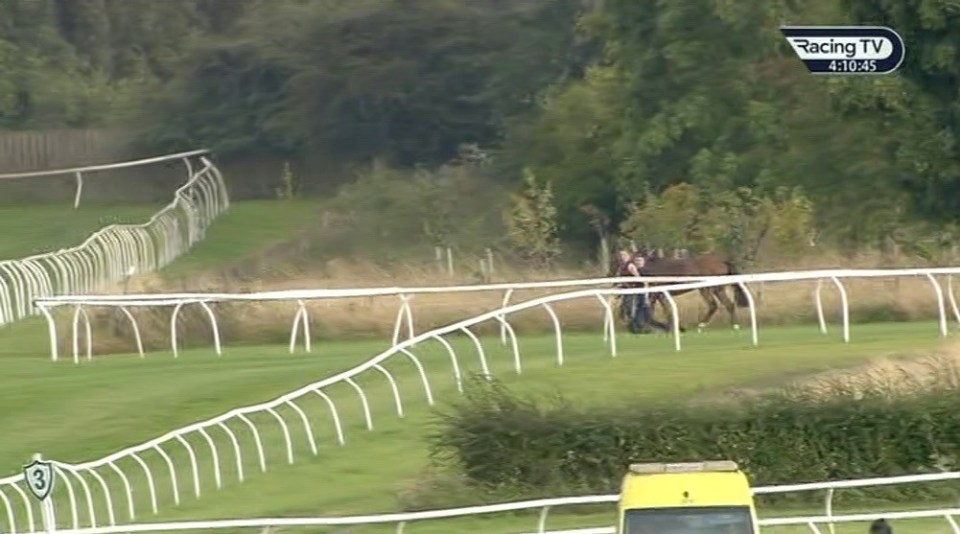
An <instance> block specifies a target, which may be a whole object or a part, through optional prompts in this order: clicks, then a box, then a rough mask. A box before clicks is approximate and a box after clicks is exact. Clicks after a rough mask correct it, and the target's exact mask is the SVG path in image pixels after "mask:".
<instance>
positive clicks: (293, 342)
mask: <svg viewBox="0 0 960 534" xmlns="http://www.w3.org/2000/svg"><path fill="white" fill-rule="evenodd" d="M956 274H960V267H945V268H937V269H831V270H813V271H795V272H791V271H787V272H768V273H753V274H740V275H731V276H717V277H710V278H707V277H701V278H691V277H685V278H681V277H652V276H651V277H645V278H644V280H645V281H647V282H650V283H670V284H676V285H670V286H665V285H662V286H655V287H649V288H647V289H646V290H635V291H632V293H637V292H645V293H664V291H667V290H668V289H700V288H706V287H715V286H719V285H739V286H740V287H741V288H743V289H744V292H745V294H746V296H747V303H748V306H747V312H748V314H749V320H750V331H751V340H752V342H753V344H754V345H757V344H758V343H759V333H758V330H757V329H758V326H757V306H756V303H755V300H754V298H753V295H752V293H751V292H750V289H749V284H752V283H775V282H798V281H809V282H815V284H816V285H815V288H814V289H813V291H812V292H811V295H812V297H813V301H814V304H815V306H816V311H817V317H818V319H819V325H820V332H821V333H823V334H826V333H827V323H826V318H825V314H824V306H823V297H822V293H823V286H824V285H825V284H830V285H833V287H834V288H835V289H836V290H837V292H838V293H839V296H840V315H841V321H842V334H843V340H844V341H845V342H849V341H850V303H849V298H848V294H847V290H846V288H845V286H844V284H843V280H846V279H853V278H899V277H921V278H923V279H926V280H927V281H928V282H929V283H930V287H931V290H932V291H933V296H934V298H935V299H936V305H937V311H938V318H939V326H940V333H941V335H943V336H946V335H947V333H948V326H947V325H948V320H947V316H948V310H947V305H948V304H949V306H950V311H952V313H953V316H954V318H955V319H956V321H957V322H958V323H960V307H958V305H957V300H956V298H955V296H954V292H953V276H954V275H956ZM937 277H945V278H946V282H947V283H946V288H944V286H943V284H941V281H940V280H938V278H937ZM617 282H636V279H635V278H596V279H583V280H557V281H549V282H519V283H505V284H485V285H468V286H446V287H444V286H439V287H410V288H401V287H382V288H362V289H293V290H284V291H264V292H257V293H168V294H141V295H64V296H56V297H46V298H41V299H37V300H36V301H35V302H36V305H37V306H38V307H39V309H40V311H41V312H42V313H43V314H44V315H45V317H46V318H47V325H48V330H49V337H50V357H51V359H52V360H53V361H57V360H58V359H59V347H58V342H57V341H58V332H57V323H56V320H55V318H54V316H53V314H52V313H51V311H52V310H53V309H55V308H58V307H65V306H70V307H72V308H73V322H72V329H71V332H72V340H73V361H74V362H75V363H79V362H80V358H81V356H80V320H81V319H82V320H83V322H84V324H83V328H84V333H85V336H84V337H85V340H86V358H87V359H88V360H89V359H92V358H93V340H92V332H93V329H92V325H91V324H90V319H89V316H88V314H87V313H86V308H88V307H112V308H119V309H120V310H121V311H122V312H123V313H124V315H125V316H126V317H127V319H128V320H129V321H130V324H131V327H132V331H133V335H134V340H133V341H134V342H135V344H136V347H137V350H138V352H139V354H140V356H141V357H144V356H145V354H144V350H143V339H142V337H141V336H140V328H139V325H138V324H137V320H136V318H135V317H134V315H133V314H132V313H131V312H130V308H134V307H173V313H172V315H171V318H170V346H171V348H172V350H173V354H174V357H178V356H179V352H178V346H179V340H178V335H177V328H178V327H177V325H178V318H179V315H180V312H181V311H182V309H183V308H184V306H188V305H198V306H200V307H201V308H202V309H203V311H204V312H205V314H206V316H207V319H208V320H209V323H210V328H211V330H212V336H213V342H214V350H215V351H216V354H217V355H221V354H222V353H223V349H222V341H221V337H220V328H219V325H218V322H217V316H216V313H215V308H214V307H213V306H211V304H215V303H222V302H251V301H252V302H267V301H287V302H291V303H295V304H296V311H295V313H294V315H293V326H292V328H291V331H290V348H289V350H290V352H291V353H293V352H294V351H295V350H296V347H297V341H298V339H300V337H301V334H302V339H303V344H304V348H305V350H306V351H307V352H311V350H312V343H311V338H310V316H309V313H308V311H307V304H306V303H307V302H309V301H313V300H322V299H343V298H356V297H367V298H369V297H386V296H395V297H399V299H400V307H399V309H398V311H397V316H396V317H397V318H396V321H395V323H394V328H393V344H395V345H396V344H397V343H398V342H399V341H400V339H401V337H402V332H403V330H404V323H405V324H406V334H407V335H406V338H407V339H412V338H413V337H414V324H413V323H414V320H413V309H412V306H411V301H412V299H413V297H414V296H416V295H418V294H430V293H466V292H477V291H503V292H504V293H503V299H502V306H504V307H506V306H507V305H508V303H509V302H510V299H511V297H512V296H513V295H514V293H515V292H516V291H519V290H532V289H559V288H573V287H599V286H611V285H613V284H614V283H617ZM944 289H946V290H944ZM593 291H594V292H592V293H583V292H579V293H570V294H569V297H568V298H569V299H578V298H601V299H603V298H604V297H605V296H607V295H608V294H605V293H596V290H593ZM666 296H667V299H666V300H667V302H668V304H669V306H670V308H671V310H672V315H673V317H674V321H673V325H674V331H673V338H674V345H675V348H676V350H680V347H681V343H680V330H679V321H678V320H677V313H678V312H677V306H676V302H675V301H674V299H673V298H672V297H671V296H670V295H669V294H667V295H666ZM544 309H546V310H550V313H551V318H553V317H554V315H553V312H552V308H550V306H549V305H546V306H545V308H544ZM604 311H605V315H604V327H603V331H604V336H609V335H612V334H613V333H614V330H615V323H616V321H614V313H613V309H612V307H611V306H610V305H609V303H606V304H604ZM507 327H508V324H507V322H506V320H505V319H504V320H503V321H501V324H500V338H501V341H502V342H503V343H506V340H507ZM734 327H735V328H739V325H734ZM614 350H615V349H614Z"/></svg>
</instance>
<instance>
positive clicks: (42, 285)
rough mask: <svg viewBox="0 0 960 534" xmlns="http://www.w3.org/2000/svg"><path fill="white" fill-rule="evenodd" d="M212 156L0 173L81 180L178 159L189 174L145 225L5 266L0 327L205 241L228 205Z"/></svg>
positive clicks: (0, 266) (118, 227)
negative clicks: (43, 303) (46, 301)
mask: <svg viewBox="0 0 960 534" xmlns="http://www.w3.org/2000/svg"><path fill="white" fill-rule="evenodd" d="M206 154H208V151H206V150H194V151H191V152H183V153H180V154H170V155H167V156H160V157H156V158H150V159H144V160H137V161H129V162H124V163H115V164H110V165H99V166H93V167H83V168H79V169H68V170H61V171H43V172H37V173H25V174H18V175H0V179H12V178H13V177H18V178H19V177H33V176H47V175H55V174H62V173H65V172H69V173H77V175H78V176H80V173H82V172H85V171H94V170H107V169H117V168H123V167H135V166H142V165H151V164H155V163H160V162H166V161H176V160H182V161H183V163H184V165H185V167H186V171H187V177H186V182H185V183H184V184H183V185H182V186H180V187H179V188H178V189H177V190H176V191H175V193H174V198H173V200H172V201H171V202H170V204H168V205H167V206H166V207H164V208H163V209H161V210H160V211H158V212H157V213H155V214H154V215H153V216H152V217H151V218H150V219H149V220H148V221H147V222H145V223H143V224H113V225H110V226H106V227H104V228H102V229H100V230H98V231H97V232H95V233H93V234H92V235H91V236H90V237H89V238H87V239H86V240H85V241H84V242H83V243H81V244H79V245H77V246H75V247H72V248H68V249H61V250H57V251H55V252H48V253H44V254H37V255H34V256H30V257H26V258H21V259H13V260H3V261H0V326H2V325H4V324H7V323H12V322H15V321H18V320H20V319H23V318H25V317H28V316H32V315H36V314H37V313H38V312H40V311H41V309H40V308H38V307H37V306H36V304H35V302H36V300H37V299H42V298H46V297H52V296H55V295H62V294H87V293H90V292H93V291H96V290H98V289H99V288H101V287H103V286H104V285H106V284H110V283H116V282H119V281H122V280H123V279H125V278H126V277H128V276H131V275H133V274H139V273H146V272H152V271H155V270H157V269H160V268H162V267H164V266H166V265H167V264H169V263H170V262H172V261H173V260H174V259H176V258H177V257H178V256H180V255H181V254H183V253H184V252H187V251H188V250H189V249H190V248H191V247H192V246H193V245H194V244H196V243H197V242H198V241H200V240H201V239H203V237H204V235H205V233H206V230H207V228H208V227H209V225H210V224H211V223H212V222H213V220H214V219H215V218H216V217H217V216H218V215H220V214H221V213H223V212H224V211H226V210H227V209H228V208H229V206H230V199H229V197H228V195H227V189H226V185H225V184H224V181H223V176H222V175H221V174H220V171H219V170H218V169H217V167H216V166H215V165H214V164H213V163H212V162H211V161H210V160H209V159H208V158H207V157H206ZM194 160H196V161H194ZM80 184H81V186H80V188H78V190H77V195H78V196H77V199H78V200H79V194H80V191H81V190H82V181H81V182H80Z"/></svg>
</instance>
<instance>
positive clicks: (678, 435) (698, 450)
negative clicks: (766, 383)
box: [431, 382, 960, 502]
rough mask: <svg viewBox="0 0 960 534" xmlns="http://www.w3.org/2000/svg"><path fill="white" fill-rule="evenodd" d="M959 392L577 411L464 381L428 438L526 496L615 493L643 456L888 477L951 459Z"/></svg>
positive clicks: (826, 476)
mask: <svg viewBox="0 0 960 534" xmlns="http://www.w3.org/2000/svg"><path fill="white" fill-rule="evenodd" d="M958 402H960V389H957V388H956V387H953V386H951V387H942V388H940V389H937V390H934V391H931V390H930V389H925V390H921V392H918V393H912V394H904V395H902V396H892V395H887V394H885V393H884V392H883V391H880V390H868V391H863V390H858V391H853V390H844V389H843V387H842V386H841V385H836V384H835V385H834V386H833V391H832V392H827V393H826V394H824V392H823V388H820V390H819V391H818V392H817V394H816V395H813V394H810V392H803V391H799V390H783V391H779V392H776V393H774V394H766V395H761V396H758V397H755V398H753V399H752V400H751V402H749V403H748V402H743V401H741V402H731V403H726V404H718V403H713V404H710V405H699V406H691V405H676V404H674V405H662V406H642V407H638V406H631V405H625V406H622V407H611V408H603V409H600V408H591V409H582V408H576V407H575V406H574V405H573V404H571V403H570V402H566V401H565V400H564V399H562V398H559V397H558V398H557V399H553V400H552V401H551V402H550V403H544V402H536V401H534V400H532V399H524V398H520V397H517V396H516V395H514V394H513V393H511V392H510V391H508V390H507V389H506V388H504V387H503V386H502V385H500V384H498V383H496V382H492V383H489V384H485V383H482V382H475V383H472V384H471V385H470V387H469V388H468V390H467V394H466V396H465V399H464V400H463V401H462V402H460V403H457V404H454V405H453V407H452V409H451V410H450V411H448V412H447V413H443V414H441V416H440V419H439V425H440V427H439V431H438V432H436V433H435V434H434V435H433V436H431V446H432V449H433V457H434V458H435V459H436V460H437V461H438V462H441V463H443V462H445V463H446V465H447V467H448V468H455V469H459V470H460V471H461V472H462V474H463V475H464V476H466V477H467V479H468V480H470V481H471V483H472V484H476V485H477V486H478V487H483V488H488V489H494V490H497V491H520V492H523V493H525V494H530V495H538V494H547V493H556V492H557V491H560V490H559V489H558V488H563V491H564V492H570V491H572V490H576V491H579V492H608V493H615V492H617V491H618V490H619V484H620V480H621V477H622V476H623V473H624V470H625V469H626V467H627V465H628V464H630V463H632V462H647V461H699V460H707V459H731V460H735V461H736V462H738V463H739V464H740V465H741V466H742V468H743V469H744V471H745V472H746V473H747V475H748V477H749V478H750V480H751V483H752V484H753V485H773V484H787V483H799V482H814V481H822V480H834V479H847V478H865V477H874V476H893V475H902V474H915V473H923V472H938V471H943V470H951V469H956V468H957V461H958V456H957V455H958V452H960V412H958V410H957V409H956V406H957V404H958ZM948 494H949V495H950V496H955V490H953V489H949V488H946V489H945V488H944V487H943V485H940V487H933V486H931V485H912V486H901V487H891V488H885V489H873V490H864V491H860V492H852V491H843V492H838V494H837V501H838V502H842V501H843V500H848V499H858V500H864V499H889V498H903V497H906V496H909V497H911V498H933V497H937V498H939V497H945V496H947V495H948ZM822 497H823V496H822V494H818V493H816V492H813V493H805V494H792V495H789V496H769V497H764V499H765V500H767V501H768V502H772V501H796V500H804V499H816V500H820V499H822Z"/></svg>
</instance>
